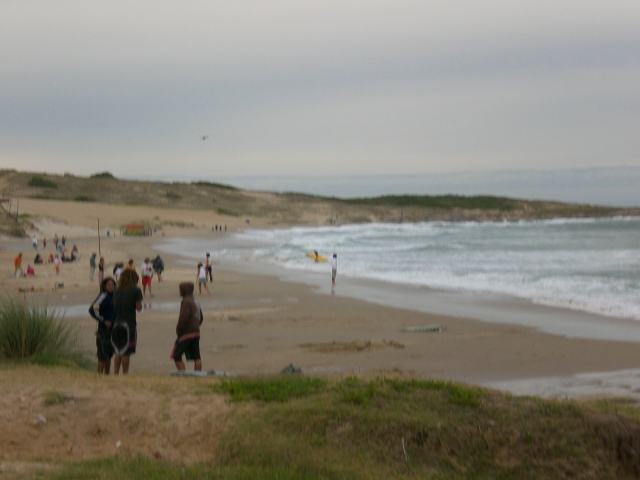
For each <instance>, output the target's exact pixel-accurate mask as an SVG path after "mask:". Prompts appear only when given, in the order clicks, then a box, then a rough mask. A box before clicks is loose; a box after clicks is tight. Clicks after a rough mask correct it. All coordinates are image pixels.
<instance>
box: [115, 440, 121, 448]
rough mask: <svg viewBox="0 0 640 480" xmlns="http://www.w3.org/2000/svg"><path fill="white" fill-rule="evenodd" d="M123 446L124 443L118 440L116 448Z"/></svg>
mask: <svg viewBox="0 0 640 480" xmlns="http://www.w3.org/2000/svg"><path fill="white" fill-rule="evenodd" d="M121 445H122V442H121V441H120V440H118V441H117V442H116V448H120V446H121Z"/></svg>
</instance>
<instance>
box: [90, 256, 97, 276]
mask: <svg viewBox="0 0 640 480" xmlns="http://www.w3.org/2000/svg"><path fill="white" fill-rule="evenodd" d="M95 272H96V253H95V252H93V253H92V254H91V258H90V259H89V281H90V282H93V274H94V273H95Z"/></svg>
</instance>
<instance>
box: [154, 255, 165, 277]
mask: <svg viewBox="0 0 640 480" xmlns="http://www.w3.org/2000/svg"><path fill="white" fill-rule="evenodd" d="M153 270H154V271H155V272H156V273H157V274H158V282H161V281H162V272H164V262H163V261H162V259H161V258H160V255H157V256H156V258H155V259H154V260H153Z"/></svg>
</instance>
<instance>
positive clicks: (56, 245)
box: [53, 233, 58, 250]
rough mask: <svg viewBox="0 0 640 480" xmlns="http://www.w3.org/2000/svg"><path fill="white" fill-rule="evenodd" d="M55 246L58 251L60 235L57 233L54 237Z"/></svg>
mask: <svg viewBox="0 0 640 480" xmlns="http://www.w3.org/2000/svg"><path fill="white" fill-rule="evenodd" d="M53 246H54V247H55V249H56V250H57V249H58V234H57V233H56V234H55V235H54V236H53Z"/></svg>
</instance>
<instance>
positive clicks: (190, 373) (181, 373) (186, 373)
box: [171, 370, 236, 377]
mask: <svg viewBox="0 0 640 480" xmlns="http://www.w3.org/2000/svg"><path fill="white" fill-rule="evenodd" d="M171 376H172V377H235V376H236V374H235V373H231V372H224V371H222V370H209V371H208V372H203V371H200V370H178V371H176V372H171Z"/></svg>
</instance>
